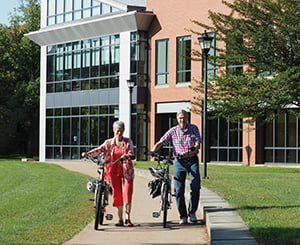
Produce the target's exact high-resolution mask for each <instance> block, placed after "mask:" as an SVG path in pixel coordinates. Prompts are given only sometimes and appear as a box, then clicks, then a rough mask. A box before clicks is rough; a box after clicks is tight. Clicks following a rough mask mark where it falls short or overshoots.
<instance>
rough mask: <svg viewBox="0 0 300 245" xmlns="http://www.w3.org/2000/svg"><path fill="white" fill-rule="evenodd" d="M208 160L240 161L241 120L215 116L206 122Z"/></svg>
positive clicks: (241, 148) (241, 141)
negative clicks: (235, 120) (231, 120)
mask: <svg viewBox="0 0 300 245" xmlns="http://www.w3.org/2000/svg"><path fill="white" fill-rule="evenodd" d="M208 127H209V128H208V131H207V132H208V136H207V139H208V144H209V161H211V162H238V163H240V162H242V150H243V146H242V143H243V138H242V136H243V135H242V130H241V129H242V127H243V125H242V122H241V121H238V122H235V123H233V122H229V121H227V120H225V119H224V118H217V119H214V120H210V121H209V122H208Z"/></svg>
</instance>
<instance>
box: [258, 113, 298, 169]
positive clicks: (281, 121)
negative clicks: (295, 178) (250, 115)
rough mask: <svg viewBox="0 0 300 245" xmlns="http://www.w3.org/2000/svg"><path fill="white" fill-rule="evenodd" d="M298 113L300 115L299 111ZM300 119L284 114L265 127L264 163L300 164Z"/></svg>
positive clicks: (290, 114) (291, 114)
mask: <svg viewBox="0 0 300 245" xmlns="http://www.w3.org/2000/svg"><path fill="white" fill-rule="evenodd" d="M295 110H297V112H296V113H299V109H295ZM299 132H300V117H298V116H297V115H294V114H293V113H289V112H283V113H281V114H279V115H277V117H276V118H275V119H274V120H273V121H271V122H268V123H267V124H265V125H264V162H265V163H284V164H285V163H294V164H299V163H300V136H299Z"/></svg>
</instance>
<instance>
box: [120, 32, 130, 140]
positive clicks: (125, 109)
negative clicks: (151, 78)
mask: <svg viewBox="0 0 300 245" xmlns="http://www.w3.org/2000/svg"><path fill="white" fill-rule="evenodd" d="M128 79H130V32H122V33H120V87H119V89H120V91H119V120H121V121H123V122H124V123H125V132H124V136H126V137H129V132H130V130H128V129H129V127H130V125H128V124H129V116H130V115H129V106H130V105H129V89H128V87H127V80H128Z"/></svg>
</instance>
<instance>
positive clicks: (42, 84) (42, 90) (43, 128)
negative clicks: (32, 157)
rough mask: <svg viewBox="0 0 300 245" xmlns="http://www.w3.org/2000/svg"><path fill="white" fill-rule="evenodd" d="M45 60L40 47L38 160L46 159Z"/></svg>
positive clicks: (44, 52)
mask: <svg viewBox="0 0 300 245" xmlns="http://www.w3.org/2000/svg"><path fill="white" fill-rule="evenodd" d="M46 60H47V48H46V46H42V47H41V70H40V147H39V160H40V161H45V159H46V79H47V74H46V69H47V67H46Z"/></svg>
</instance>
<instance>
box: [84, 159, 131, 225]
mask: <svg viewBox="0 0 300 245" xmlns="http://www.w3.org/2000/svg"><path fill="white" fill-rule="evenodd" d="M85 158H88V159H89V160H91V161H93V162H94V163H96V164H97V165H98V166H99V167H98V169H97V173H98V174H99V176H98V178H96V179H95V180H94V181H93V182H92V181H88V182H87V186H86V187H87V190H88V191H90V192H94V193H95V195H94V208H95V222H94V229H95V230H98V226H99V225H103V220H104V213H105V208H106V206H108V197H109V193H110V192H111V191H110V190H111V186H110V184H109V183H107V182H106V181H105V180H104V171H105V168H104V165H105V164H108V165H113V164H115V163H117V162H119V161H121V163H122V162H123V158H119V159H117V160H115V161H114V162H107V161H106V160H105V156H104V154H100V155H99V156H98V157H97V158H96V159H95V158H92V157H91V156H90V155H88V154H86V155H85ZM132 158H133V157H131V159H132ZM105 218H106V219H107V220H112V219H113V215H112V214H106V216H105Z"/></svg>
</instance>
